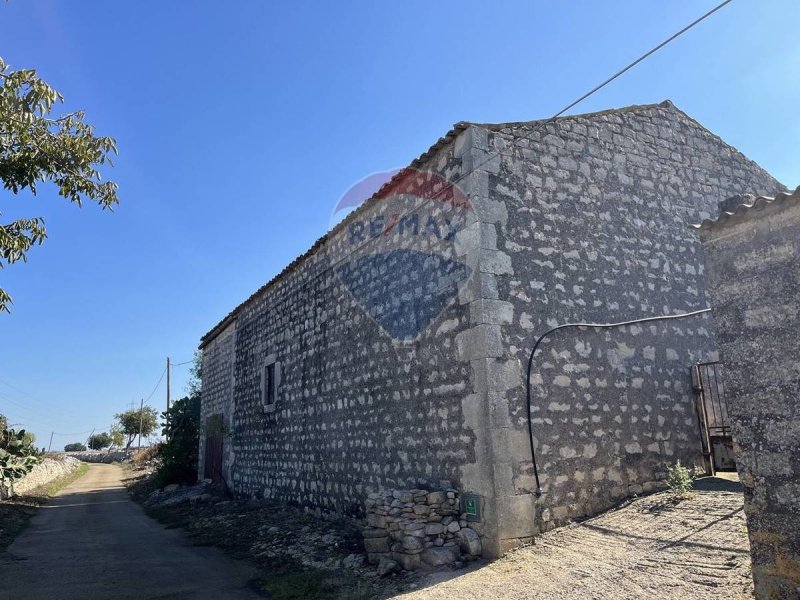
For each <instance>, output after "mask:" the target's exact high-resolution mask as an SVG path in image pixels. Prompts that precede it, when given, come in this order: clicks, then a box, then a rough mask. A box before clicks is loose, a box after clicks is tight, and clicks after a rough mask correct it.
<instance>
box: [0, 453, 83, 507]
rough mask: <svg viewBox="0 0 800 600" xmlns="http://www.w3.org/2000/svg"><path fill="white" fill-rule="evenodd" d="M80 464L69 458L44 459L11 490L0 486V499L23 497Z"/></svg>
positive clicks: (76, 460)
mask: <svg viewBox="0 0 800 600" xmlns="http://www.w3.org/2000/svg"><path fill="white" fill-rule="evenodd" d="M80 464H81V463H80V461H79V460H78V459H77V458H73V457H71V456H64V457H61V458H58V459H54V458H45V459H44V460H43V461H42V462H40V463H39V464H37V465H34V467H33V469H31V471H30V472H29V473H28V474H27V475H26V476H25V477H23V478H22V479H20V480H18V481H16V482H15V483H14V486H13V488H6V487H5V486H2V485H0V499H4V498H9V497H11V496H19V495H24V494H26V493H28V492H30V491H31V490H33V489H35V488H37V487H39V486H42V485H47V484H48V483H50V482H52V481H54V480H56V479H58V478H59V477H63V476H64V475H68V474H70V473H72V472H73V471H74V470H75V469H77V468H78V467H79V466H80Z"/></svg>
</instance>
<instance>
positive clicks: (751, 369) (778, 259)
mask: <svg viewBox="0 0 800 600" xmlns="http://www.w3.org/2000/svg"><path fill="white" fill-rule="evenodd" d="M700 234H701V236H702V238H703V242H704V246H705V256H706V265H707V269H708V282H709V293H710V296H711V303H712V306H713V309H714V316H715V319H716V322H717V330H718V334H717V336H718V341H719V345H720V350H721V353H722V357H723V359H724V361H725V364H726V367H727V369H726V373H727V386H728V410H729V413H730V417H731V420H732V424H733V427H734V430H733V434H734V440H735V442H736V458H737V468H738V470H739V474H740V477H741V481H742V483H743V484H744V489H745V505H744V508H745V513H746V514H747V530H748V534H749V536H750V547H751V550H752V556H753V580H754V583H755V588H756V596H757V597H758V598H764V599H766V598H780V599H787V600H788V599H790V598H798V597H800V416H798V409H800V337H798V330H800V188H798V189H797V190H795V191H794V193H793V194H778V195H777V196H776V197H774V198H765V197H757V198H756V197H754V196H750V197H742V196H737V197H733V198H731V199H729V200H727V201H726V203H725V206H724V212H723V214H722V216H720V218H719V219H718V220H716V221H706V222H705V223H703V225H702V226H701V227H700Z"/></svg>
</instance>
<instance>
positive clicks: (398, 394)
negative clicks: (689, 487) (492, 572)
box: [200, 101, 783, 556]
mask: <svg viewBox="0 0 800 600" xmlns="http://www.w3.org/2000/svg"><path fill="white" fill-rule="evenodd" d="M782 189H783V187H782V186H781V185H780V184H779V183H778V182H777V181H775V180H774V179H773V178H772V177H770V175H769V174H768V173H766V172H765V171H764V170H763V169H761V168H760V167H759V166H758V165H756V164H755V163H753V162H752V161H750V160H748V159H747V158H746V157H744V156H743V155H742V154H740V153H739V152H738V151H736V150H735V149H734V148H732V147H730V146H728V145H727V144H725V143H724V142H723V141H722V140H720V139H719V138H718V137H717V136H715V135H713V134H712V133H710V132H709V131H707V130H706V129H704V128H703V127H702V126H701V125H699V124H698V123H697V122H695V121H694V120H692V119H691V118H690V117H688V116H687V115H686V114H684V113H683V112H681V111H680V110H678V109H677V108H676V107H675V106H674V105H673V104H672V103H670V102H669V101H666V102H663V103H661V104H657V105H647V106H633V107H629V108H625V109H619V110H611V111H606V112H601V113H594V114H588V115H580V116H572V117H563V118H559V119H555V120H549V121H533V122H523V123H503V124H494V125H483V124H476V123H459V124H457V125H456V126H454V127H453V129H452V130H451V131H449V132H448V133H447V134H446V135H445V136H444V137H443V138H441V139H440V140H439V141H438V142H436V143H435V144H434V145H433V146H432V147H431V148H430V149H429V150H428V151H427V152H425V153H424V154H423V155H422V156H420V157H419V158H417V159H416V160H414V161H413V162H412V163H411V165H410V167H409V168H408V169H406V170H405V171H403V172H401V173H400V174H398V175H397V176H396V177H395V178H394V179H393V180H392V181H391V182H389V183H387V184H386V185H385V186H384V187H383V188H382V189H381V191H380V192H378V193H377V194H376V195H375V196H374V197H373V198H371V199H370V200H368V201H367V202H365V203H364V204H363V205H362V206H361V207H360V208H359V209H358V210H356V211H354V212H353V213H351V214H350V215H348V217H347V218H346V219H345V220H344V221H342V222H341V223H340V224H339V225H337V226H336V227H335V228H334V229H333V230H332V231H331V232H329V233H328V234H327V235H326V236H324V237H323V238H321V239H320V240H319V241H318V242H317V243H316V244H315V245H314V246H313V247H312V248H311V249H310V250H309V251H308V252H306V253H305V254H304V255H302V256H301V257H299V258H298V259H296V260H295V261H294V262H293V263H292V264H291V265H289V266H288V267H287V268H286V269H285V270H284V271H283V272H281V273H280V274H279V275H277V276H276V277H275V278H273V279H272V280H271V281H269V282H268V283H267V284H266V285H264V286H263V287H262V288H261V289H259V290H258V291H256V292H255V293H254V294H253V295H252V296H251V297H250V298H248V299H247V300H246V301H245V302H243V303H242V304H241V305H240V306H238V307H237V308H235V309H234V310H233V311H232V312H231V313H230V314H229V315H228V316H227V317H225V318H224V319H223V320H222V321H221V322H220V323H219V324H218V325H217V326H216V327H214V328H213V329H212V330H211V331H210V332H209V333H208V334H206V335H205V336H204V337H203V338H202V342H201V348H202V350H203V407H202V414H203V418H204V419H205V420H206V422H207V423H208V424H209V427H208V436H207V437H206V438H205V439H204V440H203V441H202V443H201V445H202V446H203V447H202V448H201V465H200V470H201V475H206V476H214V477H217V478H221V479H224V480H225V481H226V482H227V484H228V485H229V486H230V488H231V489H232V490H233V491H234V492H235V493H238V494H242V495H254V496H266V497H270V498H275V499H279V500H281V501H285V502H289V503H294V504H297V505H300V506H304V507H308V508H311V509H318V510H321V511H330V512H337V513H341V514H345V515H353V516H362V515H363V510H364V501H365V499H366V498H367V496H368V494H370V493H375V492H379V491H381V490H384V489H403V488H404V489H411V488H421V489H428V490H436V489H449V488H452V489H456V490H458V491H459V492H460V494H461V497H462V498H463V497H465V495H469V496H470V497H471V498H473V499H475V500H476V501H477V502H478V503H479V506H478V512H479V514H480V518H479V519H478V520H476V521H475V522H474V523H472V527H473V528H474V529H475V530H476V531H477V532H478V533H479V534H480V535H481V537H482V542H483V544H482V547H483V551H484V554H486V555H489V556H494V555H499V554H502V553H503V552H504V551H505V550H506V549H508V548H510V547H512V546H514V545H516V544H518V543H519V542H520V540H525V539H529V538H530V537H532V536H534V535H535V534H536V533H537V532H540V531H543V530H546V529H549V528H551V527H553V526H555V525H557V524H560V523H563V522H565V521H566V520H568V519H571V518H575V517H580V516H583V515H587V514H591V513H594V512H597V511H599V510H602V509H604V508H607V507H609V506H611V505H612V504H613V503H614V502H616V501H618V500H619V499H621V498H623V497H625V496H628V495H629V494H633V493H640V492H641V491H642V490H648V489H652V488H653V487H655V486H657V485H658V482H659V481H660V480H661V479H662V478H663V474H664V470H665V467H666V465H668V464H670V463H673V462H674V461H675V460H676V459H681V460H682V461H683V462H685V463H690V464H691V463H694V462H695V461H696V460H698V459H699V456H700V441H699V433H698V426H697V420H696V417H695V413H694V409H693V399H692V390H691V378H690V367H691V365H693V364H694V363H695V362H696V361H697V360H700V359H705V358H708V357H712V358H713V357H714V356H715V354H716V346H715V342H714V326H713V322H712V320H711V318H710V317H708V316H707V315H702V316H697V317H691V318H687V319H684V320H680V321H670V322H662V323H652V324H647V325H642V326H630V327H624V328H619V329H615V330H605V331H602V332H598V331H592V330H572V331H571V332H563V333H559V334H556V335H554V336H552V337H551V338H550V339H549V340H548V342H547V343H545V344H543V346H542V348H541V350H540V353H539V354H538V357H537V361H536V364H535V365H534V369H533V376H532V383H533V392H534V399H535V400H534V403H533V406H532V414H531V422H532V427H533V434H534V447H535V450H536V452H537V460H538V466H539V472H540V475H541V484H542V489H543V492H544V494H543V495H542V496H541V497H540V498H537V497H536V495H535V494H534V491H535V483H534V479H533V463H532V460H531V451H530V448H529V440H528V418H527V411H526V400H525V380H524V377H523V372H524V368H525V363H526V361H527V357H528V352H529V350H530V348H531V345H532V344H533V342H534V340H535V338H536V336H537V335H539V334H541V333H543V332H544V331H545V330H546V329H549V328H550V327H551V326H554V325H557V324H560V323H565V322H572V321H599V322H607V321H624V320H628V319H634V318H637V317H647V316H654V315H663V314H673V313H680V312H687V311H692V310H696V309H701V308H704V307H705V306H706V304H707V300H706V288H705V278H704V271H703V269H704V267H703V258H702V247H701V245H700V242H699V240H698V239H697V237H696V235H695V233H694V232H693V231H691V230H690V229H689V228H688V225H689V224H691V223H696V222H699V221H701V220H703V219H705V218H710V217H716V216H717V210H718V209H717V206H716V203H717V200H718V199H719V198H720V197H727V196H730V195H733V194H736V193H740V192H741V191H742V190H756V191H757V192H759V193H764V194H769V193H776V192H779V191H781V190H782Z"/></svg>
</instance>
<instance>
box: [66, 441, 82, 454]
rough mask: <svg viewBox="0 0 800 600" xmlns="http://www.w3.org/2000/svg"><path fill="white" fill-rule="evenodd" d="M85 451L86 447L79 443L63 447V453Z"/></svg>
mask: <svg viewBox="0 0 800 600" xmlns="http://www.w3.org/2000/svg"><path fill="white" fill-rule="evenodd" d="M85 450H86V446H84V445H83V444H81V443H80V442H74V443H72V444H67V445H66V446H64V452H84V451H85Z"/></svg>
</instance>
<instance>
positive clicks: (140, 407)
mask: <svg viewBox="0 0 800 600" xmlns="http://www.w3.org/2000/svg"><path fill="white" fill-rule="evenodd" d="M143 423H144V398H142V402H141V404H139V450H141V449H142V427H143Z"/></svg>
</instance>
